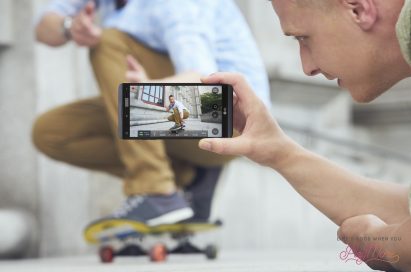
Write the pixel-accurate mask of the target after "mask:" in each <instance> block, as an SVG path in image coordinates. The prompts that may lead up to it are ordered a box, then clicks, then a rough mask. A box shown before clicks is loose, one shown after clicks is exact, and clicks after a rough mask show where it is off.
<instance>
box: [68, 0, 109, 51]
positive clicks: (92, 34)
mask: <svg viewBox="0 0 411 272" xmlns="http://www.w3.org/2000/svg"><path fill="white" fill-rule="evenodd" d="M95 14H96V6H95V3H94V1H89V2H88V3H87V4H86V6H85V7H84V9H83V10H82V11H81V12H80V13H79V14H78V15H77V16H75V17H74V18H73V25H72V26H71V29H70V33H71V36H72V38H73V41H75V42H76V44H77V45H79V46H86V47H94V46H96V45H97V44H98V43H99V42H100V38H101V33H102V31H101V28H100V27H98V26H97V25H96V24H95V23H94V20H95Z"/></svg>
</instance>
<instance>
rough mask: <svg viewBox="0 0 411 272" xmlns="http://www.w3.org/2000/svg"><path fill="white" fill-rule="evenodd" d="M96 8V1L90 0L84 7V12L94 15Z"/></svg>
mask: <svg viewBox="0 0 411 272" xmlns="http://www.w3.org/2000/svg"><path fill="white" fill-rule="evenodd" d="M95 9H96V4H95V3H94V1H89V2H88V3H87V4H86V6H85V7H84V12H85V13H86V14H87V15H89V16H93V15H94V11H95Z"/></svg>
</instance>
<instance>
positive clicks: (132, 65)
mask: <svg viewBox="0 0 411 272" xmlns="http://www.w3.org/2000/svg"><path fill="white" fill-rule="evenodd" d="M127 67H128V69H129V70H131V71H141V68H142V67H141V65H140V63H139V62H138V61H137V60H136V59H135V58H134V57H133V56H132V55H127Z"/></svg>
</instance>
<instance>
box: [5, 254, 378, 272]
mask: <svg viewBox="0 0 411 272" xmlns="http://www.w3.org/2000/svg"><path fill="white" fill-rule="evenodd" d="M0 271H8V272H16V271H19V272H20V271H21V272H24V271H30V272H37V271H42V272H48V271H50V272H51V271H52V272H54V271H56V272H60V271H76V272H82V271H87V272H99V271H110V272H117V271H118V272H131V271H133V272H137V271H139V272H140V271H145V272H154V271H155V272H160V271H165V272H168V271H183V272H185V271H187V272H188V271H190V272H192V271H201V272H208V271H210V272H211V271H212V272H216V271H219V272H246V271H247V272H248V271H253V272H254V271H255V272H266V271H267V272H268V271H273V272H276V271H282V272H288V271H294V272H298V271H318V272H323V271H324V272H325V271H327V272H333V271H372V270H371V269H369V268H368V267H367V266H366V265H365V264H357V263H356V262H355V261H348V262H345V261H343V260H341V259H340V258H339V254H338V252H334V251H333V250H329V251H315V250H306V251H304V250H303V251H301V250H284V251H252V250H250V251H231V252H225V251H224V252H222V253H221V255H220V258H219V259H217V260H215V261H209V260H206V258H205V257H204V256H201V255H185V256H182V255H173V256H170V257H169V259H168V260H167V261H166V262H164V263H151V262H150V261H149V260H148V258H147V257H122V258H118V259H116V260H115V262H114V263H112V264H102V263H100V262H99V260H98V258H97V257H96V256H84V257H71V258H49V259H37V260H24V261H0Z"/></svg>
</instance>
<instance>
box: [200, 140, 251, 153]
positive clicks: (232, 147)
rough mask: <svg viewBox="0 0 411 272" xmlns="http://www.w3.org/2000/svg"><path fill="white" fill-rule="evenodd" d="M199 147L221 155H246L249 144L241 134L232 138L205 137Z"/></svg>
mask: <svg viewBox="0 0 411 272" xmlns="http://www.w3.org/2000/svg"><path fill="white" fill-rule="evenodd" d="M199 147H200V148H201V149H203V150H206V151H210V152H213V153H217V154H220V155H245V154H246V153H247V147H248V145H247V144H246V143H245V142H244V138H243V137H241V136H239V137H235V138H230V139H203V140H201V141H200V143H199Z"/></svg>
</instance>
